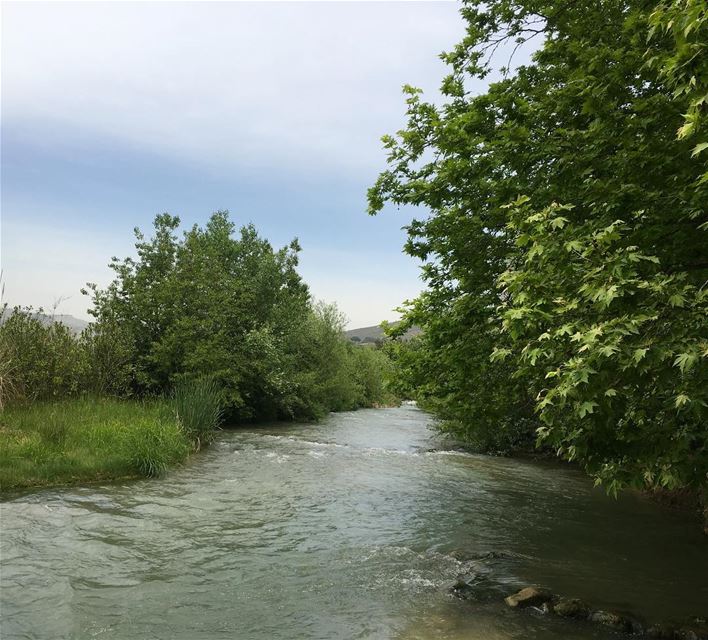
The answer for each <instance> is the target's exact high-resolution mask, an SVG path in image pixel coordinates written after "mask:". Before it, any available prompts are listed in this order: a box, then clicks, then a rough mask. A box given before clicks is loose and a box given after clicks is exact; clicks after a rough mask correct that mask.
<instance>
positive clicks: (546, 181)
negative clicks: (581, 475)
mask: <svg viewBox="0 0 708 640" xmlns="http://www.w3.org/2000/svg"><path fill="white" fill-rule="evenodd" d="M462 15H463V17H464V19H465V20H466V22H467V35H466V37H465V38H464V40H463V41H462V42H461V43H460V44H459V45H457V46H456V47H455V48H454V49H453V50H452V51H451V52H450V53H448V54H445V55H444V56H443V58H444V59H445V61H446V62H447V63H448V64H449V65H450V74H449V75H448V76H447V77H446V78H445V79H444V81H443V84H442V91H443V94H444V96H445V97H446V101H445V102H444V104H442V105H441V106H436V105H434V104H432V103H429V102H425V101H424V100H423V99H422V97H421V92H420V91H419V90H418V89H414V88H411V87H408V88H407V89H406V92H407V95H408V99H407V103H408V121H407V125H406V128H405V129H404V130H402V131H399V132H398V134H397V135H395V136H388V137H385V138H384V141H385V146H386V148H387V149H388V162H389V168H388V170H387V171H385V172H383V173H382V174H381V176H380V178H379V180H378V181H377V183H376V185H375V186H374V187H373V188H372V189H371V190H370V192H369V202H370V210H371V212H377V211H379V210H380V209H381V208H382V207H383V205H384V204H385V202H387V201H388V202H393V203H397V204H412V205H421V206H423V207H425V209H426V210H427V211H428V212H429V215H427V216H425V217H422V218H421V219H420V220H417V221H415V222H414V223H412V224H411V225H410V227H409V240H408V243H407V245H406V250H407V251H408V252H409V253H410V254H411V255H413V256H416V257H418V258H421V259H423V260H424V261H425V262H426V264H425V267H424V275H425V277H426V279H427V281H428V284H429V287H428V291H426V292H425V293H424V294H423V295H422V296H421V297H420V298H419V299H418V300H416V301H414V302H413V303H412V304H411V305H410V307H409V311H408V319H409V322H416V323H418V324H420V325H421V326H422V327H423V329H424V332H425V341H426V348H425V349H421V350H420V354H421V355H420V357H421V358H422V365H420V364H419V365H418V366H419V367H420V366H424V368H426V369H427V371H428V374H429V379H430V382H428V384H427V385H426V388H425V389H424V393H425V394H426V396H427V397H428V398H431V400H432V401H431V402H430V404H431V406H433V408H436V409H437V410H438V412H439V413H440V414H441V415H442V416H443V417H445V418H448V419H451V424H452V426H453V428H454V429H455V430H456V431H457V432H459V433H462V434H464V435H467V436H468V437H472V438H473V439H474V438H478V434H479V433H480V431H481V432H482V433H483V434H487V433H490V432H491V433H494V432H495V428H496V432H497V433H499V434H501V435H504V434H507V436H508V438H512V437H516V435H517V434H516V433H515V432H514V430H513V429H511V428H510V425H517V426H518V425H520V424H521V425H531V424H533V423H532V422H531V421H529V420H528V418H529V410H530V409H531V408H532V407H533V408H534V409H535V411H536V415H537V416H538V417H539V418H540V420H541V421H542V422H541V424H537V425H536V427H537V428H536V436H537V437H538V438H539V439H540V440H541V441H542V442H545V443H547V444H550V445H552V446H553V447H554V448H556V450H557V451H558V453H559V454H560V455H563V456H565V457H568V458H574V459H578V460H580V461H581V462H582V463H583V464H584V465H585V466H586V467H587V468H588V470H589V471H590V472H591V473H593V474H594V475H595V476H596V477H597V478H598V479H600V480H602V481H605V482H606V483H607V485H608V486H609V487H610V488H611V489H616V488H619V487H621V486H623V485H625V484H627V483H634V484H645V485H649V486H657V485H660V486H679V485H700V484H704V483H705V482H706V471H707V469H708V463H707V458H708V451H707V449H706V447H707V446H708V445H707V444H706V427H705V402H706V397H705V387H706V385H705V382H706V380H705V377H706V373H705V372H706V369H705V367H706V363H705V358H706V348H707V347H706V316H705V312H706V299H705V293H704V284H705V282H706V277H708V260H707V259H706V246H707V245H706V238H705V231H706V225H705V223H706V203H707V202H708V182H707V181H706V180H705V179H702V176H703V175H704V173H705V171H706V164H705V159H704V158H705V157H706V155H705V154H703V150H704V149H705V146H704V145H703V139H704V137H705V124H704V120H703V119H702V118H703V114H704V112H705V107H706V98H705V94H706V91H705V89H706V86H707V79H706V67H705V56H701V53H704V52H705V46H706V42H708V37H707V34H706V28H707V23H706V19H705V18H706V9H705V5H704V3H701V2H700V0H699V1H698V2H694V1H693V0H676V1H675V2H664V3H661V4H659V5H657V4H656V2H650V1H646V0H595V1H591V2H583V3H558V2H548V1H546V2H544V1H539V0H517V1H512V0H493V1H492V2H485V3H482V2H476V1H468V2H465V3H464V4H463V8H462ZM679 25H680V26H679ZM530 39H535V40H536V42H537V44H536V52H535V54H534V55H533V58H532V60H531V62H530V63H528V64H524V65H522V66H520V67H518V68H516V69H514V70H510V69H500V68H499V66H510V65H509V62H508V60H509V59H508V56H505V59H504V61H503V63H502V64H501V65H499V64H498V61H497V58H498V56H495V55H494V51H495V50H496V51H498V50H499V49H498V47H501V46H503V45H504V43H511V45H512V46H516V45H518V46H522V45H524V46H528V44H525V43H527V41H528V40H530ZM508 49H509V48H508V47H507V50H508ZM492 73H497V74H499V77H500V78H501V79H500V80H498V81H495V82H492V83H491V84H490V85H489V88H488V90H487V91H486V92H485V93H483V94H481V95H473V94H472V93H471V92H470V90H469V87H470V86H471V80H474V79H477V80H479V79H483V78H487V77H488V76H489V75H490V74H492ZM702 136H703V137H702ZM520 196H523V197H520ZM508 438H507V439H508ZM478 439H479V438H478ZM483 440H488V441H492V440H493V438H490V437H489V436H487V435H485V437H484V438H483Z"/></svg>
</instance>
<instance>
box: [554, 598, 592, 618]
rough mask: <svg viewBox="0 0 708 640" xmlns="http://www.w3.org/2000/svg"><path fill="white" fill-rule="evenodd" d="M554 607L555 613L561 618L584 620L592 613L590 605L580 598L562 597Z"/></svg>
mask: <svg viewBox="0 0 708 640" xmlns="http://www.w3.org/2000/svg"><path fill="white" fill-rule="evenodd" d="M552 608H553V613H555V614H556V615H557V616H560V617H561V618H577V619H583V620H584V619H586V618H587V617H588V616H589V615H590V607H589V606H588V605H587V604H585V603H584V602H583V601H582V600H578V598H560V599H559V600H558V602H556V603H555V604H553V607H552Z"/></svg>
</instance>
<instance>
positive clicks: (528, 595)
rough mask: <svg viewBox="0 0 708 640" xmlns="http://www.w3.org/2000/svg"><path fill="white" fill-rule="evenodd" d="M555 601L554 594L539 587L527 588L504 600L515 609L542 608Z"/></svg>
mask: <svg viewBox="0 0 708 640" xmlns="http://www.w3.org/2000/svg"><path fill="white" fill-rule="evenodd" d="M552 599H553V594H552V593H551V592H550V591H548V590H546V589H540V588H538V587H526V588H525V589H522V590H521V591H519V592H517V593H515V594H514V595H511V596H508V597H506V598H504V602H506V604H507V605H509V606H510V607H514V608H519V609H524V608H526V607H540V606H541V605H543V604H544V603H546V602H550V601H551V600H552Z"/></svg>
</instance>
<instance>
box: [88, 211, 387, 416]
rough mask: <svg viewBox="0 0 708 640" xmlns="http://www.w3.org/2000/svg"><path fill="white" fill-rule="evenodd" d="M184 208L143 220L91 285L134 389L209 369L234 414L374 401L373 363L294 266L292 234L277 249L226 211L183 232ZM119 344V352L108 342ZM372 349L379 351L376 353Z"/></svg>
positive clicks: (148, 389)
mask: <svg viewBox="0 0 708 640" xmlns="http://www.w3.org/2000/svg"><path fill="white" fill-rule="evenodd" d="M179 224H180V222H179V219H178V218H176V217H173V216H170V215H168V214H163V215H159V216H157V217H156V218H155V222H154V234H153V236H152V237H150V238H147V237H146V236H145V235H143V234H142V233H141V232H140V231H139V230H137V229H136V231H135V234H136V239H137V242H136V245H135V248H136V254H137V255H136V257H135V258H126V259H124V260H118V259H114V260H113V262H112V264H111V267H112V269H113V270H114V271H115V274H116V276H115V279H114V281H113V282H112V283H111V284H110V285H109V286H108V287H107V288H106V289H99V288H98V287H97V286H96V285H88V288H87V291H86V292H87V293H89V294H90V295H91V296H92V299H93V311H92V313H93V315H94V316H95V317H96V320H97V322H96V326H97V327H98V328H100V329H102V328H103V327H107V326H108V327H120V329H121V334H120V340H119V344H120V345H121V346H123V347H126V348H129V349H130V351H131V353H130V355H129V357H125V358H124V357H123V356H127V354H125V353H124V352H123V351H119V352H118V355H117V356H116V358H117V360H118V361H119V362H120V363H121V364H122V363H124V362H130V364H131V372H130V376H131V387H132V390H133V392H134V393H137V394H146V393H158V394H159V393H165V392H167V391H168V390H169V389H170V388H171V387H172V386H173V385H175V384H178V383H180V382H181V381H183V380H196V379H199V378H202V377H209V378H210V379H211V380H213V381H214V383H215V384H216V385H218V387H219V389H220V393H221V395H222V400H223V403H224V410H225V412H226V414H227V417H228V418H229V419H230V420H235V421H242V420H263V419H278V418H285V419H294V418H304V419H315V418H318V417H320V416H322V415H324V414H325V413H327V412H329V411H332V410H335V411H337V410H343V409H352V408H356V407H358V406H362V405H366V404H371V403H373V402H376V401H378V397H379V396H381V395H382V390H381V388H380V387H381V385H380V384H378V383H377V382H376V381H375V379H374V378H375V376H376V375H378V374H377V373H376V368H377V367H379V368H381V367H383V366H384V365H383V364H382V363H381V362H380V361H379V360H380V359H379V360H376V359H375V358H374V357H373V356H372V357H364V356H363V355H362V354H358V352H357V351H356V349H355V348H354V347H353V345H351V344H349V343H348V341H347V340H346V339H345V338H344V336H343V334H342V330H343V320H342V318H341V315H340V314H339V312H338V311H337V310H336V308H334V307H329V306H326V305H315V304H313V302H312V300H311V297H310V294H309V291H308V288H307V285H305V283H304V282H303V281H302V279H301V278H300V276H299V274H298V273H297V269H296V268H297V265H298V254H299V251H300V247H299V244H298V242H297V240H293V241H292V242H291V243H290V244H289V245H288V246H286V247H283V248H282V249H279V250H275V249H273V248H272V246H271V245H270V243H269V242H268V241H266V240H265V239H263V238H261V237H260V236H259V235H258V233H257V231H256V229H255V228H254V227H253V225H247V226H245V227H242V228H241V229H240V230H238V232H237V231H236V227H235V225H234V224H233V223H232V222H231V220H230V219H229V215H228V213H227V212H225V211H220V212H217V213H215V214H213V215H212V216H211V218H210V219H209V221H208V222H207V224H206V225H205V226H204V227H203V228H202V227H198V226H196V225H195V226H193V227H192V228H191V229H188V230H187V231H185V232H184V233H183V234H182V237H181V238H180V237H178V233H177V230H178V228H179ZM112 353H113V352H112ZM375 360H376V361H375Z"/></svg>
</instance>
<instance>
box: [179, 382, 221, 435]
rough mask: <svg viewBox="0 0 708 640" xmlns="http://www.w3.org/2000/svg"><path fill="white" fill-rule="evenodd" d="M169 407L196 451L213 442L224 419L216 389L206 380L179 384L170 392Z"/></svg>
mask: <svg viewBox="0 0 708 640" xmlns="http://www.w3.org/2000/svg"><path fill="white" fill-rule="evenodd" d="M172 406H173V409H174V412H175V416H176V417H177V422H178V423H179V424H180V426H181V427H182V429H184V432H185V433H186V434H187V436H188V437H189V438H191V439H192V441H193V442H194V444H195V447H196V448H197V449H199V448H200V447H201V445H202V444H203V443H208V442H211V441H212V440H213V439H214V435H215V432H216V430H217V429H218V428H219V425H220V424H221V420H222V417H223V401H222V396H221V390H220V388H219V385H218V384H217V383H216V382H214V381H213V380H210V379H208V378H201V379H199V380H185V381H182V382H179V383H178V384H177V385H176V386H175V388H174V390H173V391H172Z"/></svg>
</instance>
